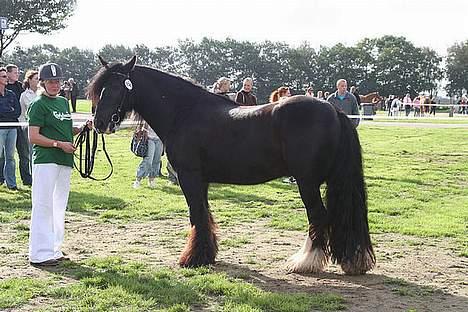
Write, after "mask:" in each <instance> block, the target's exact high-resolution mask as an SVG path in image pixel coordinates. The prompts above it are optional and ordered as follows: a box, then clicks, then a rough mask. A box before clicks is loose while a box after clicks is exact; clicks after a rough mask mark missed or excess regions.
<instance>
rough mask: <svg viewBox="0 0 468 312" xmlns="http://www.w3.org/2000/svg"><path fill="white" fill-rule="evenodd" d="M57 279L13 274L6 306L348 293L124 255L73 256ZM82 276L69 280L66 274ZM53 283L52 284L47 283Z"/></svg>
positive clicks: (332, 302)
mask: <svg viewBox="0 0 468 312" xmlns="http://www.w3.org/2000/svg"><path fill="white" fill-rule="evenodd" d="M51 274H53V275H55V277H53V278H52V277H51V278H50V280H51V281H52V280H54V281H55V283H53V282H47V283H46V282H40V281H34V280H31V279H10V280H6V281H2V282H0V290H2V292H1V293H0V308H12V307H16V306H19V305H21V304H24V303H26V302H27V300H28V299H32V298H34V297H37V296H43V297H47V298H48V299H49V301H50V302H51V305H52V306H55V307H60V310H61V311H110V310H112V311H124V310H125V311H127V310H129V311H190V310H192V309H193V307H204V308H208V307H210V306H212V307H216V310H217V311H297V312H301V311H304V312H305V311H310V310H311V309H315V310H320V311H335V310H340V309H344V307H345V306H344V304H343V299H342V298H341V297H339V296H336V295H333V294H306V293H286V294H283V293H277V292H272V291H267V290H262V289H260V288H258V287H256V286H253V285H252V284H249V283H247V282H245V281H242V280H240V279H235V278H231V277H229V276H227V275H226V274H224V273H216V272H214V271H212V270H211V269H208V268H201V269H179V270H171V269H165V268H159V269H155V268H151V267H149V266H147V265H145V264H143V263H141V262H127V263H125V262H124V261H123V260H122V259H121V258H119V257H107V258H92V259H88V260H87V261H85V262H83V263H73V262H68V263H64V264H63V265H61V266H59V267H58V268H57V269H53V270H51ZM65 278H66V279H68V280H70V279H72V280H74V281H76V282H74V283H72V284H70V283H66V284H64V283H63V282H62V280H63V279H65ZM46 286H47V287H46Z"/></svg>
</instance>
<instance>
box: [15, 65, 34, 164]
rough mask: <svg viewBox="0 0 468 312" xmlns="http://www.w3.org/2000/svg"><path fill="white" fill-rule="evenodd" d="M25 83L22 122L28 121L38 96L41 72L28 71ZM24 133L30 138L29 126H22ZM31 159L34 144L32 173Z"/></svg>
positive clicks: (22, 99) (30, 145) (30, 147)
mask: <svg viewBox="0 0 468 312" xmlns="http://www.w3.org/2000/svg"><path fill="white" fill-rule="evenodd" d="M24 77H25V78H24V81H23V89H24V91H23V93H21V97H20V105H21V115H20V116H19V118H18V120H19V121H20V122H25V121H27V112H28V108H29V105H31V103H32V102H33V101H34V99H35V98H36V96H37V94H36V92H37V87H38V86H39V72H38V71H36V70H28V71H27V72H26V75H25V76H24ZM18 131H24V132H25V133H26V134H25V135H27V136H28V126H22V127H21V130H18ZM31 159H32V144H31V143H30V142H29V168H30V171H31V172H32V168H31Z"/></svg>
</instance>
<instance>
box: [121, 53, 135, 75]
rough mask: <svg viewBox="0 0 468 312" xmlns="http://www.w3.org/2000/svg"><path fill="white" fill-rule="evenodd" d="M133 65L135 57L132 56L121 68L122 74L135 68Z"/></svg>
mask: <svg viewBox="0 0 468 312" xmlns="http://www.w3.org/2000/svg"><path fill="white" fill-rule="evenodd" d="M135 63H136V55H134V56H133V57H132V59H131V60H130V61H128V62H127V64H125V65H124V66H123V69H124V72H126V73H129V72H131V71H132V70H133V68H134V67H135Z"/></svg>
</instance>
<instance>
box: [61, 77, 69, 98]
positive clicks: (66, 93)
mask: <svg viewBox="0 0 468 312" xmlns="http://www.w3.org/2000/svg"><path fill="white" fill-rule="evenodd" d="M59 95H60V96H63V97H64V98H66V99H67V100H70V84H69V83H68V81H64V82H63V84H62V86H61V87H60V93H59Z"/></svg>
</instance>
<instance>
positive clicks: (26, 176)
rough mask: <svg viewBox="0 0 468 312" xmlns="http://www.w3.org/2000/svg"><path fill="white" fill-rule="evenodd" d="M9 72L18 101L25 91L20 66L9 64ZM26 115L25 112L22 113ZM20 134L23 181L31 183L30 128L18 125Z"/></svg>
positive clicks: (20, 160) (18, 142)
mask: <svg viewBox="0 0 468 312" xmlns="http://www.w3.org/2000/svg"><path fill="white" fill-rule="evenodd" d="M7 74H8V85H7V88H8V89H9V90H11V91H13V92H14V93H15V94H16V97H17V98H18V101H19V100H20V98H21V94H22V93H23V91H24V89H23V85H22V84H21V83H20V82H19V81H18V78H19V72H18V66H16V65H14V64H10V65H7ZM21 114H22V115H24V113H23V112H22V113H21ZM17 131H18V134H17V137H16V151H17V152H18V158H19V172H20V176H21V181H22V182H23V185H28V186H30V185H31V183H32V182H31V179H32V178H31V165H30V164H31V158H30V148H29V141H28V129H27V127H18V128H17Z"/></svg>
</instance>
